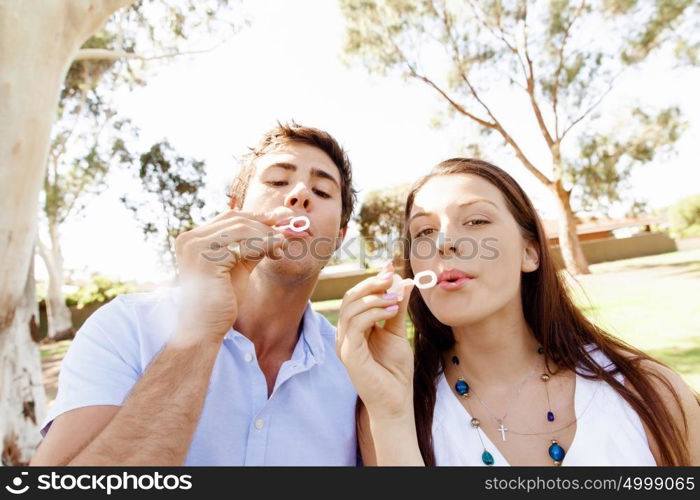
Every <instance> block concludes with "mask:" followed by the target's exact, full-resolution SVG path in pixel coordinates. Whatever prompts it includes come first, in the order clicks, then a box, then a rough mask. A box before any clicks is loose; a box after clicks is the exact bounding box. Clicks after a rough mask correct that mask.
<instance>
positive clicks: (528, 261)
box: [520, 240, 540, 273]
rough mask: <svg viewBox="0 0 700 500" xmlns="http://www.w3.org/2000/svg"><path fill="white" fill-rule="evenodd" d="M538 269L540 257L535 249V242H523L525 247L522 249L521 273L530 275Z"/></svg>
mask: <svg viewBox="0 0 700 500" xmlns="http://www.w3.org/2000/svg"><path fill="white" fill-rule="evenodd" d="M539 267H540V255H539V253H538V252H537V248H536V247H535V242H534V241H532V240H525V246H524V247H523V262H522V264H521V266H520V268H521V271H522V272H524V273H531V272H533V271H537V269H538V268H539Z"/></svg>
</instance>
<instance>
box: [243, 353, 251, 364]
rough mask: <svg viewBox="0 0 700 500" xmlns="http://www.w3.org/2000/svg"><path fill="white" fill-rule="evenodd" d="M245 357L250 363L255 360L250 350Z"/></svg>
mask: <svg viewBox="0 0 700 500" xmlns="http://www.w3.org/2000/svg"><path fill="white" fill-rule="evenodd" d="M243 359H245V361H246V363H250V362H251V361H253V355H252V354H251V353H249V352H247V353H245V356H243Z"/></svg>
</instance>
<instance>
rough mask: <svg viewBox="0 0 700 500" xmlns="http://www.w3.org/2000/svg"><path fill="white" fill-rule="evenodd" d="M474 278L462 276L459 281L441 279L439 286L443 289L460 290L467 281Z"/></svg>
mask: <svg viewBox="0 0 700 500" xmlns="http://www.w3.org/2000/svg"><path fill="white" fill-rule="evenodd" d="M471 280H472V278H460V279H458V280H457V281H440V282H439V283H438V286H439V287H440V288H442V289H443V290H447V291H454V290H459V289H460V288H462V287H463V286H464V284H465V283H467V282H468V281H471Z"/></svg>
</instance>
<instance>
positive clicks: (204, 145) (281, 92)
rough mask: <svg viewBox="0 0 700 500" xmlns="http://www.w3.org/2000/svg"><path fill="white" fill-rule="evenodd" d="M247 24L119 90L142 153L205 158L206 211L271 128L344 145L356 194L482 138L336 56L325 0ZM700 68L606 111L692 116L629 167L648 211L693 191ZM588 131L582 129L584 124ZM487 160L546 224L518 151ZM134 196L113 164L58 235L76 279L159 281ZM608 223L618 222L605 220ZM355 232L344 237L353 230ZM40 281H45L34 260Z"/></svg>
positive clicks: (647, 79) (626, 83) (534, 152)
mask: <svg viewBox="0 0 700 500" xmlns="http://www.w3.org/2000/svg"><path fill="white" fill-rule="evenodd" d="M245 11H246V17H247V18H248V19H249V21H250V26H248V27H246V28H244V29H243V30H242V31H241V32H240V33H238V34H237V35H235V36H234V37H232V38H231V39H230V40H229V41H228V42H227V43H225V44H223V45H221V46H219V47H218V48H216V49H215V50H213V51H210V52H207V53H203V54H197V55H192V56H183V57H179V58H175V59H173V60H170V61H168V62H167V63H164V64H159V65H158V67H157V70H152V71H151V72H150V76H149V78H148V83H147V85H146V86H145V87H143V88H138V89H135V90H133V91H129V90H128V89H123V90H122V91H120V92H119V93H118V96H117V102H118V105H119V111H120V113H122V114H123V115H125V116H129V117H131V119H132V121H133V122H134V124H135V125H136V126H138V127H139V129H140V130H141V136H140V141H141V142H142V144H143V145H144V146H146V145H149V144H152V143H154V142H156V141H159V140H162V139H167V140H168V141H169V142H170V143H171V144H172V145H173V146H174V147H175V149H176V150H177V151H178V153H179V154H181V155H184V156H190V157H194V158H197V159H202V160H205V161H206V165H207V166H206V169H207V188H206V190H205V193H204V197H205V201H206V204H207V209H208V210H207V211H208V212H220V211H223V210H225V208H226V201H227V200H226V197H225V195H224V193H225V189H226V187H227V185H228V183H229V182H230V181H231V179H232V178H233V176H234V175H235V173H236V171H237V162H236V158H237V157H239V156H240V155H242V154H243V153H245V152H246V148H247V147H248V146H251V145H253V144H255V143H256V142H257V139H258V138H259V137H260V135H261V134H262V133H263V132H264V131H266V130H267V129H269V128H271V127H272V126H273V125H274V124H275V122H276V121H277V120H279V121H283V122H284V121H289V120H292V119H293V120H296V121H297V122H299V123H302V124H305V125H310V126H314V127H319V128H322V129H325V130H327V131H329V132H330V133H331V134H332V135H334V136H335V137H336V138H337V139H338V140H339V141H340V142H341V143H342V144H343V146H344V147H345V148H346V149H347V151H348V153H349V155H350V158H351V160H352V163H353V175H354V181H355V185H356V187H357V188H358V189H359V191H360V195H359V198H360V200H361V199H362V196H363V193H366V192H367V191H370V190H374V189H381V188H384V187H387V186H391V185H395V184H401V183H412V182H413V181H415V180H416V179H417V178H419V177H420V176H421V175H424V174H425V173H427V172H428V171H429V170H430V168H431V167H432V166H433V165H435V164H437V163H439V162H440V161H441V160H444V159H446V158H449V157H453V156H459V155H463V153H464V151H463V146H464V145H465V144H468V143H471V142H478V141H479V140H480V138H479V136H477V135H475V134H474V129H473V128H472V127H471V125H470V124H469V123H467V122H466V121H465V120H464V119H462V120H456V121H453V122H449V123H447V125H446V126H445V127H444V128H435V127H434V126H432V125H431V123H432V120H433V118H434V117H435V116H437V115H439V114H440V113H441V112H442V111H444V109H445V106H444V104H443V103H442V101H440V100H439V99H438V98H437V97H436V96H435V95H434V92H431V91H430V89H428V88H427V87H426V86H425V85H422V86H421V85H420V84H419V83H417V82H406V81H404V80H403V79H402V78H401V77H399V76H392V75H389V76H387V77H378V76H371V75H369V74H368V72H367V70H366V69H365V68H363V67H362V66H361V65H359V64H356V65H350V66H348V65H346V64H344V63H343V62H342V61H341V58H340V55H341V54H342V45H343V37H344V29H345V25H344V20H343V17H342V15H341V13H340V11H339V8H338V4H337V2H335V1H330V0H295V1H294V2H289V1H284V0H260V1H256V2H249V3H247V4H246V8H245ZM698 88H700V70H697V69H696V70H687V69H674V70H673V71H671V70H670V68H669V66H668V64H667V63H666V61H664V60H658V61H655V62H654V63H653V64H651V65H650V67H648V68H647V69H645V70H644V71H638V72H634V73H630V74H627V75H625V76H624V77H623V78H622V79H621V80H620V82H619V84H618V85H617V87H616V88H615V90H614V91H613V92H611V93H610V94H609V95H608V96H607V98H606V100H605V102H604V104H603V106H602V108H601V112H602V114H603V115H604V116H609V117H610V121H609V124H610V125H611V126H622V127H624V126H625V124H624V121H621V120H620V118H619V117H620V116H621V114H620V112H619V110H621V109H624V108H625V107H626V106H629V105H632V104H635V103H637V104H639V103H644V104H651V105H653V106H658V107H661V106H667V105H672V104H677V105H680V106H681V109H682V110H683V113H684V116H685V119H686V120H688V122H689V127H688V129H687V130H686V132H685V134H684V136H683V138H682V139H681V140H680V141H679V142H678V143H677V145H676V154H674V155H673V157H671V158H669V159H663V160H660V161H657V162H655V163H654V164H650V165H646V166H643V167H641V168H638V169H636V170H635V173H634V174H633V177H632V191H633V193H634V195H635V196H636V197H639V198H642V199H645V200H647V201H648V202H649V205H650V206H651V207H653V208H660V207H664V206H668V205H670V204H672V203H673V202H674V201H676V200H678V199H679V198H682V197H684V196H688V195H691V194H695V193H697V192H700V168H699V167H700V164H699V162H698V160H697V158H698V157H699V156H700V140H699V139H700V97H698V93H697V89H698ZM497 92H500V93H498V94H496V93H494V94H493V95H492V96H490V97H491V98H493V99H494V100H495V101H496V102H497V103H498V105H496V106H495V112H496V114H497V115H498V116H499V117H501V118H502V119H503V120H504V121H505V122H506V123H511V124H515V125H516V126H517V128H516V130H517V137H516V138H517V139H519V140H520V141H521V142H522V143H523V144H525V147H526V150H527V152H528V154H529V155H530V156H531V157H532V158H533V159H534V160H535V162H536V163H537V164H538V165H547V160H548V156H547V151H546V149H545V148H544V147H543V144H542V138H541V136H539V135H538V132H537V130H536V124H535V122H534V120H533V118H532V113H531V111H530V109H529V106H528V103H527V101H525V100H523V98H522V97H523V96H522V95H519V94H518V93H517V91H508V92H505V91H502V90H499V91H497ZM584 126H585V125H584ZM484 156H485V159H487V160H489V161H492V162H494V163H496V164H498V165H499V166H501V167H503V168H504V169H506V170H507V171H508V172H509V173H510V174H511V175H513V176H514V177H515V178H516V180H517V181H518V182H520V183H521V184H522V185H523V187H524V188H525V190H526V191H527V192H528V193H529V194H530V196H531V197H532V198H533V201H534V202H535V205H536V206H537V208H538V210H539V211H540V213H541V214H542V215H543V216H544V217H547V218H554V209H553V203H552V200H551V198H550V195H549V193H548V192H547V191H546V190H545V189H544V188H543V187H542V186H541V185H540V184H539V183H538V182H537V181H536V180H535V179H534V177H533V176H532V175H531V174H529V173H527V172H526V171H525V169H524V167H522V166H521V165H520V163H519V161H518V159H517V158H516V157H515V155H514V154H513V153H511V152H510V151H508V150H505V149H501V148H491V149H488V150H487V151H485V152H484ZM132 188H133V183H132V182H131V181H130V180H129V178H128V176H127V175H126V173H125V172H123V171H120V170H118V169H114V171H113V173H112V174H110V177H109V180H108V188H107V190H106V191H105V192H104V193H103V194H101V195H100V196H98V197H96V198H94V199H92V200H91V201H90V203H89V204H88V206H87V208H86V210H85V212H84V214H83V215H82V216H79V217H75V218H73V219H72V220H70V221H68V222H67V223H66V224H65V226H64V227H63V228H62V248H63V254H64V258H65V268H66V269H67V270H68V271H69V273H70V274H72V275H73V276H74V277H77V278H80V277H82V278H84V277H87V276H89V274H90V273H91V272H93V271H98V272H100V273H101V274H106V275H108V276H110V277H112V278H114V279H121V280H135V281H138V282H163V281H166V280H167V279H168V278H169V274H168V272H167V270H166V269H164V268H163V267H162V265H161V264H160V257H159V254H160V249H159V247H158V244H157V243H149V242H146V241H144V236H143V234H142V232H141V231H140V229H139V228H138V225H137V224H136V223H135V221H134V219H133V216H132V214H131V213H130V212H128V211H127V210H126V209H125V208H124V207H123V205H122V203H121V202H120V201H119V197H120V196H121V195H123V194H124V193H125V192H126V191H128V190H130V189H132ZM613 215H616V214H613ZM352 232H353V231H352V228H351V234H352ZM36 265H37V270H36V272H37V278H38V279H40V280H42V279H45V276H46V273H45V270H44V269H43V263H41V262H40V260H37V261H36Z"/></svg>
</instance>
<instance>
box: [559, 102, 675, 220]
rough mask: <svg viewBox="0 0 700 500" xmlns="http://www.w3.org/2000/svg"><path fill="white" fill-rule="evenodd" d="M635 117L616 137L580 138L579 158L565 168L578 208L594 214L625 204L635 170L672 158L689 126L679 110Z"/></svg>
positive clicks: (639, 112)
mask: <svg viewBox="0 0 700 500" xmlns="http://www.w3.org/2000/svg"><path fill="white" fill-rule="evenodd" d="M632 116H633V119H632V120H630V121H629V122H628V123H629V124H628V125H627V126H625V127H620V129H622V130H621V131H619V132H617V133H615V134H613V133H611V132H586V133H584V134H582V135H581V136H579V143H578V147H579V151H580V153H579V154H580V157H578V158H574V159H573V160H571V161H570V163H569V164H568V165H567V168H566V176H567V177H566V178H567V180H568V181H569V182H570V183H571V184H572V185H574V186H575V187H574V189H573V191H572V197H573V203H574V205H575V206H576V207H578V208H580V209H583V210H586V211H589V212H595V211H596V208H597V207H601V206H603V207H605V206H608V205H610V204H612V203H615V202H621V201H623V198H622V197H623V195H624V193H625V192H626V191H628V189H626V188H627V187H629V186H628V182H629V177H630V173H631V171H632V168H633V167H635V166H636V165H640V164H644V163H649V162H651V161H652V160H654V159H655V158H656V157H657V156H660V155H661V156H668V155H670V154H671V153H672V146H673V144H674V143H675V142H676V141H677V140H678V138H679V137H680V135H681V133H682V131H683V129H684V128H685V126H686V123H685V122H683V121H682V120H681V112H680V109H678V108H677V107H671V108H667V109H663V110H661V111H659V112H658V113H656V114H655V115H651V114H648V113H646V112H644V111H642V110H641V109H635V110H634V111H633V112H632ZM630 201H631V202H633V203H634V200H630Z"/></svg>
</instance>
